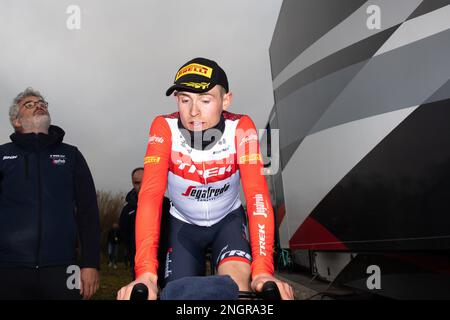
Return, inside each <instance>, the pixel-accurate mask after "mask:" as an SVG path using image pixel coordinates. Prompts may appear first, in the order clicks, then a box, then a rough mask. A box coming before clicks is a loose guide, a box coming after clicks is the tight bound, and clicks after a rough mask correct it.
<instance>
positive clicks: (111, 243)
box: [108, 222, 120, 269]
mask: <svg viewBox="0 0 450 320" xmlns="http://www.w3.org/2000/svg"><path fill="white" fill-rule="evenodd" d="M119 244H120V230H119V224H118V223H116V222H115V223H113V225H112V228H111V229H110V230H109V232H108V259H109V263H108V267H113V268H114V269H117V255H118V253H119Z"/></svg>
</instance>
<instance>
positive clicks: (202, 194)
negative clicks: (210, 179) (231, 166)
mask: <svg viewBox="0 0 450 320" xmlns="http://www.w3.org/2000/svg"><path fill="white" fill-rule="evenodd" d="M229 188H230V184H229V183H226V184H225V185H224V186H223V187H222V188H213V187H208V189H205V188H199V187H196V186H189V187H188V188H187V189H186V191H185V192H184V193H182V194H181V195H182V196H185V197H192V198H195V200H197V201H209V200H211V199H213V198H216V197H218V196H220V195H221V194H224V193H225V192H226V191H227V190H228V189H229Z"/></svg>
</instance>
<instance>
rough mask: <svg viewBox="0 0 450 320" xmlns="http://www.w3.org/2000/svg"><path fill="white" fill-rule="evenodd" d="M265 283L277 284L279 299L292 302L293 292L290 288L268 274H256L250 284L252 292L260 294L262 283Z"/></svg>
mask: <svg viewBox="0 0 450 320" xmlns="http://www.w3.org/2000/svg"><path fill="white" fill-rule="evenodd" d="M267 281H273V282H275V283H276V284H277V287H278V290H279V291H280V295H281V299H283V300H294V291H293V290H292V287H291V286H290V285H289V284H288V283H286V282H284V281H281V280H279V279H277V278H275V277H274V276H272V275H270V274H268V273H262V274H258V275H257V276H256V277H255V278H254V279H253V280H252V284H251V287H252V290H254V291H257V292H261V291H262V287H263V285H264V283H265V282H267Z"/></svg>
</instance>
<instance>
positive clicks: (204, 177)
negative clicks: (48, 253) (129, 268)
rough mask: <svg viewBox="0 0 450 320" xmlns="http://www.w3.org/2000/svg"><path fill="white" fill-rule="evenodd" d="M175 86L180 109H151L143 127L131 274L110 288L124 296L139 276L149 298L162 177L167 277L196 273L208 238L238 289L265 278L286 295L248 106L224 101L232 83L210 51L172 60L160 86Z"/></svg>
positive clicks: (221, 269) (153, 291)
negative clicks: (243, 111) (172, 69)
mask: <svg viewBox="0 0 450 320" xmlns="http://www.w3.org/2000/svg"><path fill="white" fill-rule="evenodd" d="M174 92H175V94H174V96H175V99H176V101H177V105H178V112H175V113H172V114H170V115H165V116H158V117H156V118H155V119H154V121H153V123H152V125H151V128H150V137H149V142H148V147H147V152H146V156H145V158H144V177H143V184H142V188H141V191H140V194H139V202H138V211H137V218H136V247H137V248H136V249H137V250H136V260H135V263H136V265H135V271H136V280H135V281H133V282H132V283H130V284H129V285H127V286H125V287H123V288H122V289H120V290H119V292H118V294H117V298H118V299H129V297H130V294H131V291H132V288H133V285H134V284H136V283H144V284H145V285H147V287H148V288H149V299H156V295H157V285H156V283H157V268H158V260H157V252H158V242H159V237H160V224H161V208H162V200H163V196H164V192H165V190H166V187H167V185H168V191H169V195H170V199H171V201H172V206H171V208H170V215H169V217H168V221H167V224H168V240H167V241H168V250H167V255H166V262H165V281H166V282H170V281H173V280H175V279H179V278H182V277H186V276H198V275H202V274H204V270H205V269H204V268H205V267H204V266H205V263H204V262H205V260H204V259H205V250H206V249H207V248H209V247H210V248H211V249H212V255H213V261H214V266H215V267H216V268H217V273H218V274H219V275H229V276H230V277H231V278H232V279H233V280H234V281H235V282H236V284H237V285H238V287H239V290H241V291H248V290H250V287H251V289H253V290H255V291H261V289H262V286H263V284H264V283H265V282H266V281H274V282H276V284H277V286H278V288H279V290H280V293H281V297H282V299H293V291H292V288H291V287H290V286H289V285H288V284H287V283H285V282H283V281H281V280H278V279H276V278H275V277H274V276H273V273H274V264H273V256H272V250H273V238H274V237H273V234H274V217H273V210H272V205H271V202H270V197H269V192H268V188H267V184H266V181H265V178H264V176H263V175H262V168H263V165H262V162H261V155H260V153H259V142H258V135H257V132H256V128H255V126H254V124H253V122H252V120H251V119H250V118H249V117H248V116H245V115H238V114H233V113H230V112H228V111H226V110H227V109H228V108H229V106H230V105H231V102H232V93H231V92H230V91H229V88H228V80H227V76H226V74H225V72H224V71H223V69H222V68H221V67H220V66H219V65H218V64H217V63H216V62H214V61H212V60H209V59H205V58H195V59H193V60H191V61H189V62H187V63H185V64H184V65H183V66H182V67H181V68H180V69H179V70H178V72H177V74H176V76H175V81H174V84H173V85H172V86H171V87H170V88H169V89H168V90H167V92H166V95H167V96H170V95H172V93H174ZM240 180H241V181H242V186H243V190H244V194H245V198H246V203H247V213H248V214H247V216H248V222H249V232H248V231H247V227H246V221H245V215H244V210H243V208H242V204H241V201H240V197H239V181H240ZM248 234H249V235H250V239H248Z"/></svg>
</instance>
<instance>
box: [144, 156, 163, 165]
mask: <svg viewBox="0 0 450 320" xmlns="http://www.w3.org/2000/svg"><path fill="white" fill-rule="evenodd" d="M160 160H161V157H155V156H149V157H145V158H144V164H157V163H159V161H160Z"/></svg>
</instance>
